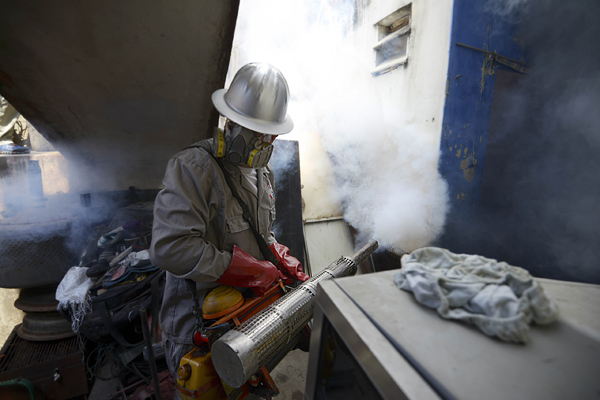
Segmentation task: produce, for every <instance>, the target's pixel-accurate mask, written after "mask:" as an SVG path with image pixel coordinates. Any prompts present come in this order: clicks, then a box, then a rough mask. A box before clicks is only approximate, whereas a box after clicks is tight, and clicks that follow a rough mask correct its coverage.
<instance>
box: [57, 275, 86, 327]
mask: <svg viewBox="0 0 600 400" xmlns="http://www.w3.org/2000/svg"><path fill="white" fill-rule="evenodd" d="M86 271H87V268H85V267H71V268H70V269H69V270H68V271H67V273H66V274H65V276H64V277H63V279H62V281H60V283H59V284H58V287H57V288H56V295H55V297H56V300H58V308H62V309H63V310H67V309H69V308H70V310H71V311H70V312H71V321H72V324H71V329H73V332H78V331H79V327H80V326H81V322H83V318H84V317H85V314H86V313H88V312H90V311H91V309H92V304H91V299H90V297H89V295H88V291H89V290H90V288H91V287H92V286H93V284H94V282H93V281H92V280H91V279H90V278H88V277H87V275H86V274H85V272H86Z"/></svg>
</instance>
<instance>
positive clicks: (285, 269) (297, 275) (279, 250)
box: [269, 243, 310, 285]
mask: <svg viewBox="0 0 600 400" xmlns="http://www.w3.org/2000/svg"><path fill="white" fill-rule="evenodd" d="M269 248H270V249H271V251H272V252H273V254H274V255H275V258H277V261H279V262H278V263H277V268H278V269H279V271H280V272H282V273H283V275H284V276H283V278H282V280H283V283H284V284H286V285H289V284H292V283H294V282H295V281H296V280H299V281H302V282H305V281H307V280H308V278H310V276H308V275H306V274H305V273H304V272H303V268H302V264H301V263H300V261H298V259H297V258H296V257H292V256H291V255H290V249H288V248H287V247H285V246H284V245H282V244H280V243H273V244H272V245H271V246H269Z"/></svg>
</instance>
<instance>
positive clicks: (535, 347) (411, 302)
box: [305, 270, 600, 399]
mask: <svg viewBox="0 0 600 400" xmlns="http://www.w3.org/2000/svg"><path fill="white" fill-rule="evenodd" d="M397 272H398V270H395V271H385V272H381V273H376V274H370V275H360V276H355V277H350V278H342V279H338V280H336V281H328V282H324V283H323V284H322V285H321V286H320V289H319V292H318V294H317V301H316V304H315V314H314V322H313V337H312V339H311V340H312V341H311V352H310V357H309V368H308V371H309V374H308V376H307V386H306V391H305V396H306V398H314V397H317V398H334V397H335V396H325V395H323V393H324V392H323V390H322V389H323V388H320V385H321V383H320V381H319V379H322V372H321V377H319V376H317V375H318V374H319V372H318V371H322V370H323V367H322V365H321V364H323V362H322V360H323V358H322V353H323V352H322V350H323V346H324V342H325V339H324V337H325V336H326V335H323V334H322V333H323V329H324V327H325V326H329V327H333V329H334V330H335V332H336V334H337V335H339V337H341V338H342V339H343V342H344V343H345V344H346V346H347V348H348V349H349V351H350V353H351V354H352V357H351V358H354V361H355V362H356V363H358V365H360V367H361V369H362V371H364V373H365V374H366V376H367V377H368V380H370V382H371V384H372V385H373V386H374V387H375V388H376V390H377V392H378V393H379V395H380V396H381V397H382V398H388V399H399V398H409V399H430V398H431V399H436V398H440V392H439V391H436V390H434V388H433V387H432V385H431V382H430V381H427V380H426V379H424V378H423V375H422V374H419V373H418V371H417V370H416V369H415V363H416V364H417V365H420V366H421V367H423V368H424V370H425V371H426V372H427V373H429V374H430V375H431V376H432V377H433V378H434V381H437V383H439V385H441V387H442V388H443V390H446V391H447V393H448V394H449V395H450V398H452V397H454V398H457V399H553V398H556V399H559V398H561V399H565V398H577V399H586V398H594V399H596V398H598V397H599V396H600V307H598V306H600V286H599V285H589V284H580V283H571V282H564V281H554V280H547V279H539V282H540V283H541V285H542V287H543V288H544V290H545V292H546V293H547V294H548V295H549V296H550V297H551V298H552V299H554V301H555V302H556V303H557V304H558V306H559V308H560V317H559V319H558V320H557V321H555V322H554V323H552V324H550V325H546V326H537V325H532V326H531V330H530V339H529V342H528V343H527V344H512V343H505V342H502V341H500V340H498V339H494V338H490V337H488V336H486V335H485V334H483V333H482V332H480V331H479V330H478V329H477V328H475V327H473V326H470V325H467V324H464V323H460V322H456V321H450V320H445V319H443V318H441V317H440V316H438V314H437V313H436V311H435V310H432V309H429V308H427V307H425V306H422V305H421V304H419V303H418V302H417V301H416V300H415V299H414V297H413V294H412V293H408V292H405V291H402V290H400V289H398V288H397V287H396V286H395V284H394V280H393V275H394V274H396V273H397ZM361 308H362V310H364V312H363V311H362V310H361ZM365 313H366V314H367V315H365ZM373 321H374V322H375V323H373ZM377 325H379V328H382V330H383V331H385V332H387V333H388V334H389V335H390V336H391V338H392V339H393V340H395V341H396V342H397V343H398V344H399V345H400V346H401V347H402V348H403V349H404V350H405V351H406V353H407V354H408V358H407V357H406V356H403V355H402V354H401V353H400V352H399V351H398V350H396V348H395V347H394V346H393V345H392V343H391V341H390V340H388V339H387V338H386V337H385V336H384V334H383V333H382V330H380V329H379V328H378V327H377ZM411 357H412V358H413V359H414V360H412V362H411V360H410V358H411ZM320 367H321V369H319V368H320ZM357 382H359V379H355V383H354V386H355V388H357V386H356V385H357V384H358V383H357ZM434 383H435V382H434ZM319 393H321V394H319ZM350 393H351V392H350ZM442 395H443V393H442ZM442 397H443V396H442Z"/></svg>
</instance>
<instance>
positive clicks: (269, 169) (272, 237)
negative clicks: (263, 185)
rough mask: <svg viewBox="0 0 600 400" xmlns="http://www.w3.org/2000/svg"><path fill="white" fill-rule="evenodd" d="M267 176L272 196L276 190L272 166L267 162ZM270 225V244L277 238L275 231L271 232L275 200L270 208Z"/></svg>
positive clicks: (268, 242)
mask: <svg viewBox="0 0 600 400" xmlns="http://www.w3.org/2000/svg"><path fill="white" fill-rule="evenodd" d="M267 177H268V178H269V182H271V189H272V190H273V194H274V196H276V193H277V190H276V189H275V172H273V167H271V165H270V164H269V165H268V166H267ZM270 212H271V216H270V219H271V226H270V227H269V237H268V238H267V244H268V245H269V246H271V245H272V244H273V243H277V239H276V238H275V233H274V232H273V226H274V225H275V218H276V216H277V213H276V212H275V200H273V207H272V208H271V211H270Z"/></svg>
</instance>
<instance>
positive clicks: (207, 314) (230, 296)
mask: <svg viewBox="0 0 600 400" xmlns="http://www.w3.org/2000/svg"><path fill="white" fill-rule="evenodd" d="M243 304H244V296H242V293H240V291H239V290H237V289H236V288H234V287H233V286H225V285H223V286H219V287H217V288H215V289H213V290H211V291H210V293H208V294H207V295H206V297H205V298H204V303H202V317H204V318H205V319H216V318H219V317H222V316H223V315H227V314H229V313H230V312H233V311H235V310H237V309H238V308H240V307H241V306H242V305H243Z"/></svg>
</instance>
